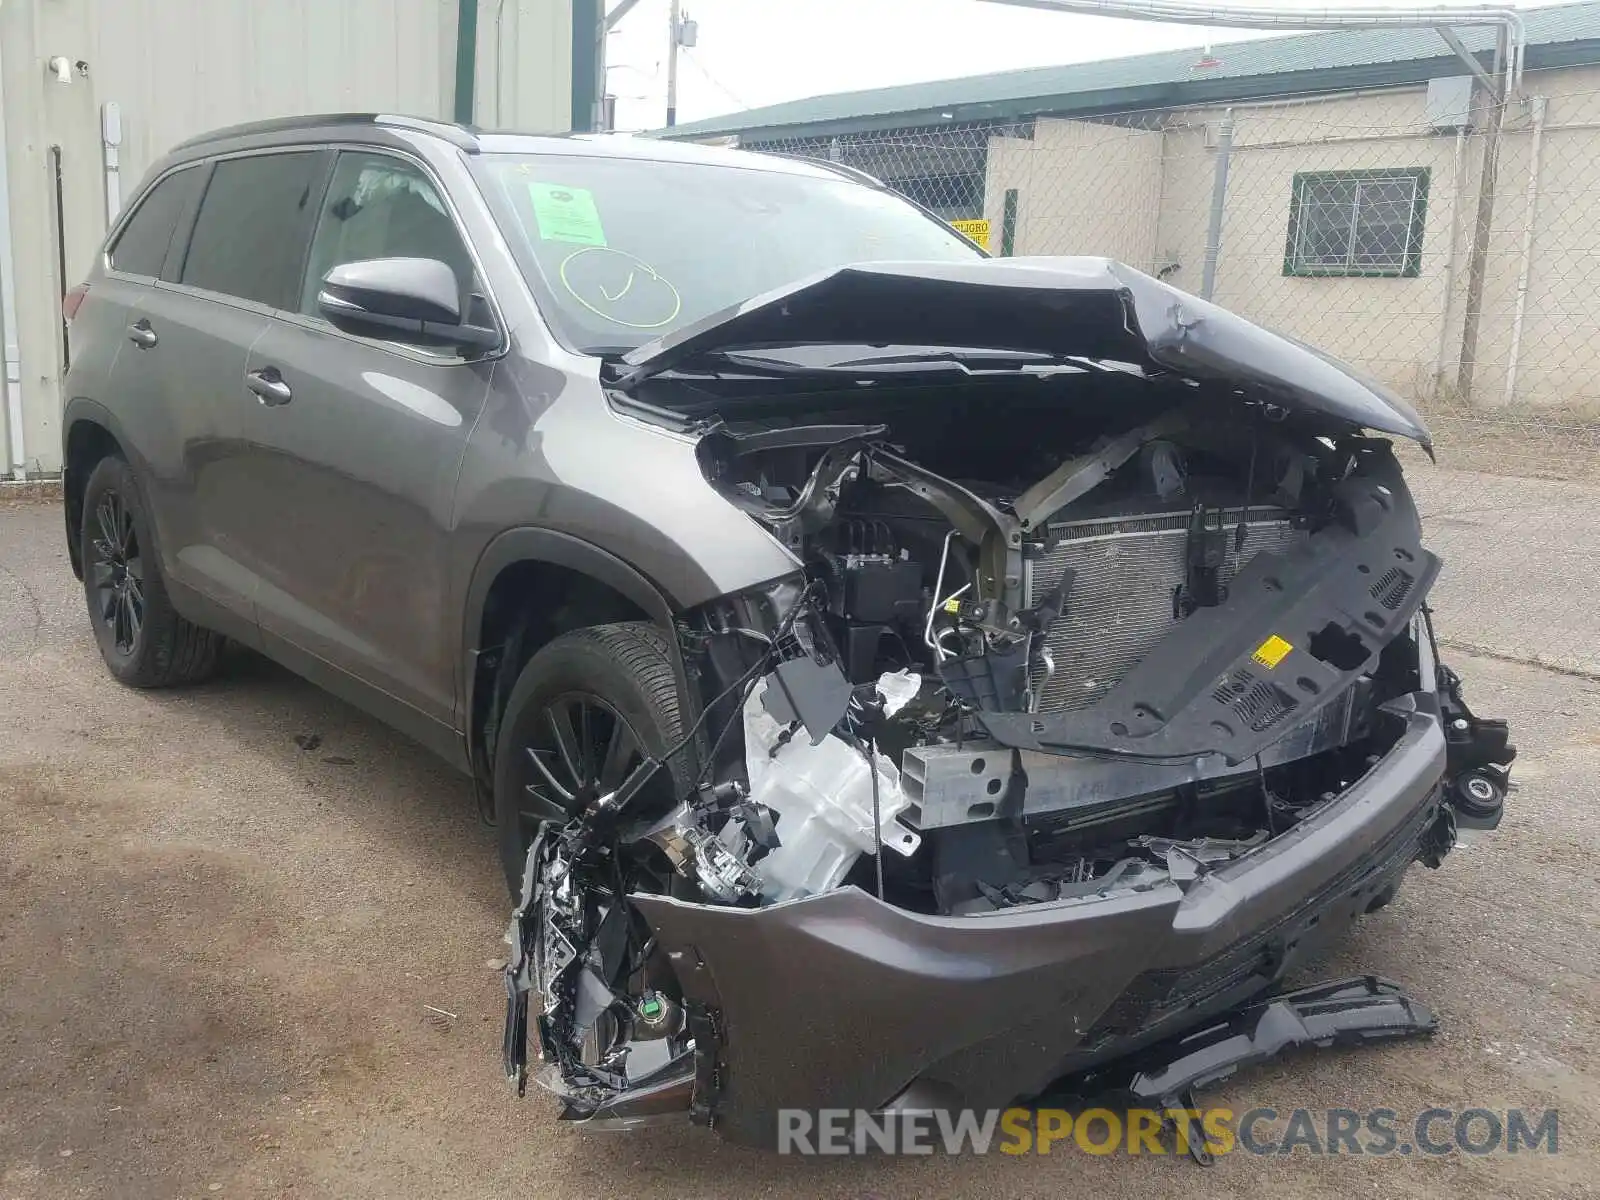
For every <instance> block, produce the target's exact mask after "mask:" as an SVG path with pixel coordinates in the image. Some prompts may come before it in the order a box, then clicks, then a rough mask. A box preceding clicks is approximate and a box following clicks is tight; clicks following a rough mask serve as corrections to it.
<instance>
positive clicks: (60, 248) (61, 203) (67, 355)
mask: <svg viewBox="0 0 1600 1200" xmlns="http://www.w3.org/2000/svg"><path fill="white" fill-rule="evenodd" d="M49 155H50V186H51V188H52V189H53V191H54V193H55V204H56V228H55V234H56V284H57V288H58V291H59V294H58V295H57V296H56V315H57V316H58V317H60V319H61V373H62V375H65V374H66V373H67V371H68V370H69V369H70V368H71V367H72V340H71V331H70V330H69V329H68V327H67V313H66V309H65V307H64V305H65V304H66V300H67V289H68V288H70V287H71V286H72V284H70V283H69V282H67V189H66V185H65V183H64V182H63V180H62V169H61V147H60V146H59V145H53V146H51V147H50V150H49Z"/></svg>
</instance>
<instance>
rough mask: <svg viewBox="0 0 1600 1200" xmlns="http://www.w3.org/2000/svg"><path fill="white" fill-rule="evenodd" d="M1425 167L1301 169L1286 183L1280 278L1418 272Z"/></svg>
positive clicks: (1395, 276)
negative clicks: (1290, 184)
mask: <svg viewBox="0 0 1600 1200" xmlns="http://www.w3.org/2000/svg"><path fill="white" fill-rule="evenodd" d="M1427 215H1428V168H1427V167H1392V168H1384V169H1381V170H1372V171H1303V172H1300V173H1298V174H1296V175H1295V177H1294V191H1293V194H1292V196H1291V198H1290V201H1289V236H1288V239H1287V241H1286V243H1285V245H1284V252H1283V273H1284V274H1285V275H1298V276H1311V277H1316V276H1336V277H1341V278H1350V277H1355V278H1361V277H1374V278H1389V279H1398V278H1406V279H1411V278H1415V277H1416V276H1417V275H1419V274H1421V273H1422V230H1423V225H1424V224H1425V222H1426V220H1427Z"/></svg>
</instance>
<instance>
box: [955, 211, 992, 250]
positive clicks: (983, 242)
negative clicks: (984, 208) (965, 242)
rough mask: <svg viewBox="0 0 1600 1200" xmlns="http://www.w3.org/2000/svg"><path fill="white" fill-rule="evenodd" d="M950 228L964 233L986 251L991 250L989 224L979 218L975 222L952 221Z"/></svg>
mask: <svg viewBox="0 0 1600 1200" xmlns="http://www.w3.org/2000/svg"><path fill="white" fill-rule="evenodd" d="M950 226H951V228H952V229H954V230H955V231H956V232H957V233H964V234H966V235H967V236H968V237H969V238H971V239H972V240H973V241H975V242H977V243H978V245H980V246H982V247H983V248H984V249H985V250H987V249H988V248H989V222H987V221H985V220H983V219H981V218H978V219H974V220H963V221H951V222H950Z"/></svg>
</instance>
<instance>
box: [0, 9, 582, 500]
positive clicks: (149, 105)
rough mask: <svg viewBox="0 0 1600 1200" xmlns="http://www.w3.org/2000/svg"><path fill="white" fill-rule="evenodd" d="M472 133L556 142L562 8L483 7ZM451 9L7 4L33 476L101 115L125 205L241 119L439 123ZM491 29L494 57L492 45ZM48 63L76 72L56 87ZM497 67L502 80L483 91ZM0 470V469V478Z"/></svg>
mask: <svg viewBox="0 0 1600 1200" xmlns="http://www.w3.org/2000/svg"><path fill="white" fill-rule="evenodd" d="M479 7H480V16H479V37H478V88H477V91H478V107H477V112H478V120H479V121H480V122H481V123H486V124H504V125H508V126H509V125H515V126H518V127H521V128H526V129H531V130H537V131H557V130H564V129H567V128H569V127H570V125H569V109H570V104H571V100H570V97H571V91H570V88H571V77H572V76H571V65H572V31H571V18H570V3H569V0H480V5H479ZM456 13H457V3H456V0H3V3H0V54H3V55H4V65H5V93H6V94H5V96H4V98H3V99H0V119H4V120H5V121H6V122H7V132H8V135H9V137H8V159H9V164H10V168H11V170H10V182H11V190H12V197H11V207H12V213H11V219H12V225H11V227H12V230H13V233H14V237H15V238H16V240H17V241H18V242H19V243H22V244H21V245H19V246H18V247H17V250H16V255H15V257H16V264H15V270H16V276H17V291H18V305H19V310H20V311H19V315H18V322H17V325H18V333H19V335H20V336H19V341H20V343H21V346H22V354H23V358H24V362H25V369H24V370H25V373H24V405H25V413H26V417H25V422H24V425H25V428H24V434H25V442H26V447H27V457H28V460H29V463H30V466H31V467H33V468H34V469H42V470H45V471H51V470H56V469H59V467H60V462H59V458H60V451H59V445H60V440H61V431H60V428H59V413H60V411H61V397H60V395H59V374H60V370H59V368H60V352H59V341H60V338H59V296H60V292H61V288H62V284H61V281H60V279H59V278H58V276H59V275H60V272H59V271H58V269H57V267H56V264H55V249H54V245H55V228H56V219H55V201H54V192H53V185H52V183H51V181H50V178H49V171H48V168H47V163H48V161H49V147H50V146H52V145H58V146H60V147H61V159H62V171H63V179H62V185H63V187H62V190H63V195H64V204H63V209H64V211H63V220H62V224H63V228H64V230H65V234H66V239H65V240H66V247H67V265H66V281H67V284H68V285H69V286H70V284H71V283H74V282H76V281H77V280H78V279H80V278H82V276H83V274H84V273H85V272H86V271H87V270H88V268H89V264H90V263H91V262H92V260H93V256H94V253H95V250H96V248H97V247H98V246H99V244H100V241H101V239H102V237H103V236H104V231H105V228H106V219H107V211H106V209H107V201H106V197H105V183H104V172H103V168H102V151H101V141H100V109H101V105H103V104H105V103H106V102H108V101H116V102H117V103H118V104H119V105H120V106H121V109H122V125H123V146H122V151H121V160H122V181H123V195H124V197H127V196H131V194H132V192H133V189H134V188H135V186H136V185H137V184H138V181H139V179H140V177H141V176H142V175H143V174H144V172H145V170H146V169H147V168H148V167H149V165H150V164H151V163H152V162H153V161H155V160H156V159H157V158H159V157H160V156H161V154H162V153H163V152H164V151H165V150H166V148H167V147H169V146H171V145H173V144H174V143H176V142H179V141H181V140H183V139H184V138H186V137H190V136H192V135H194V134H196V133H201V132H204V131H205V130H208V129H215V128H217V127H218V126H222V125H230V124H234V123H236V122H240V121H249V120H257V119H260V118H264V117H273V116H284V115H292V114H295V113H312V112H341V111H346V112H348V111H380V112H399V113H409V114H413V115H418V116H429V117H442V118H446V119H448V118H449V117H450V115H451V113H452V110H453V107H454V106H453V98H454V91H455V49H456V45H455V43H456ZM497 23H498V27H499V30H500V32H501V33H503V34H504V35H505V40H504V42H498V41H497V40H496V30H497ZM55 55H63V56H65V57H67V58H68V59H71V60H73V61H78V60H82V61H84V62H86V63H87V64H88V75H87V76H85V77H74V79H73V80H72V82H71V83H69V84H65V85H63V84H59V83H56V82H54V81H53V80H50V79H48V78H47V77H46V73H45V63H46V61H47V60H48V59H49V58H51V57H52V56H55ZM497 67H498V68H499V72H500V75H501V77H502V79H503V82H502V80H501V79H497V78H496V68H497ZM5 470H6V465H5V464H3V463H0V474H4V473H5Z"/></svg>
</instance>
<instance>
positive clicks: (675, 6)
mask: <svg viewBox="0 0 1600 1200" xmlns="http://www.w3.org/2000/svg"><path fill="white" fill-rule="evenodd" d="M671 20H672V36H671V38H670V39H669V40H668V42H667V127H668V128H669V129H670V128H671V127H672V126H674V125H676V124H677V123H678V46H679V44H680V43H681V42H682V39H683V5H682V0H672V17H671Z"/></svg>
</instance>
